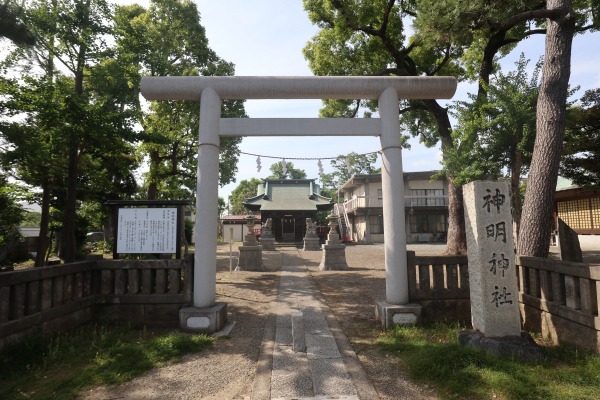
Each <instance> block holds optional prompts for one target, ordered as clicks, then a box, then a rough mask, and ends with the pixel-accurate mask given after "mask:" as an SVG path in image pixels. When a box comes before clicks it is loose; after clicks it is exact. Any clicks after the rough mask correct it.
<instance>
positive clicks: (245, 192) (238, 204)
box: [229, 178, 262, 215]
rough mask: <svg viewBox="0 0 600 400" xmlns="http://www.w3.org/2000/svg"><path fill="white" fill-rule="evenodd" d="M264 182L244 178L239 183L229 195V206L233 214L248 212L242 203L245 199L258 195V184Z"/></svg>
mask: <svg viewBox="0 0 600 400" xmlns="http://www.w3.org/2000/svg"><path fill="white" fill-rule="evenodd" d="M261 183H262V180H260V179H257V178H252V179H250V180H246V179H244V180H242V181H241V182H240V183H239V185H237V186H236V187H235V189H233V190H232V191H231V195H230V196H229V207H230V212H231V214H233V215H242V214H248V210H246V207H244V205H243V204H242V203H243V202H244V200H246V199H248V198H250V197H254V196H256V193H257V189H258V185H260V184H261Z"/></svg>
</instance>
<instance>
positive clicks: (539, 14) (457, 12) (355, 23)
mask: <svg viewBox="0 0 600 400" xmlns="http://www.w3.org/2000/svg"><path fill="white" fill-rule="evenodd" d="M597 6H598V2H597V1H595V0H594V1H592V2H577V3H576V7H577V11H578V13H576V16H577V18H576V30H577V31H585V30H587V29H590V25H586V23H587V21H588V20H589V16H590V15H597V12H596V13H594V12H593V11H594V10H595V11H597V10H598V7H597ZM304 7H305V9H306V11H307V12H308V15H309V18H310V19H311V21H313V23H315V24H316V25H317V26H318V27H319V28H320V31H319V32H318V33H317V35H316V36H315V37H314V38H313V39H312V40H311V41H310V42H309V43H308V44H307V45H306V47H305V49H304V54H305V57H306V58H307V59H308V61H309V65H310V67H311V69H312V70H313V72H314V73H315V74H317V75H361V76H364V75H395V76H435V75H452V76H456V77H457V78H458V79H459V80H477V82H478V91H477V95H476V99H479V100H482V99H485V98H486V97H487V94H488V90H489V86H490V85H489V82H490V76H491V74H492V73H493V72H494V71H495V70H496V69H497V68H498V60H499V58H501V57H502V56H504V55H505V54H507V53H508V52H510V51H511V50H512V49H513V48H514V46H515V45H516V44H517V43H518V42H519V41H521V40H523V39H524V38H527V37H529V36H531V35H535V34H544V33H545V32H546V31H545V28H546V18H557V17H559V15H562V14H560V12H558V11H557V10H552V9H546V8H545V5H544V2H539V1H534V0H525V1H519V2H489V1H484V0H475V1H470V2H463V1H459V0H450V1H443V2H440V1H435V0H424V1H418V2H406V1H402V0H396V1H394V0H376V1H370V2H364V1H359V0H350V1H339V0H304ZM580 16H581V18H579V17H580ZM410 22H412V23H413V27H414V35H413V36H412V37H407V36H406V33H405V32H406V30H405V26H404V24H406V23H410ZM360 107H366V108H367V110H369V111H370V112H372V111H373V110H375V104H374V103H373V102H365V101H362V100H357V101H351V102H349V101H344V102H339V101H328V102H326V103H325V106H324V111H323V112H322V114H328V115H336V116H355V115H359V112H358V108H360ZM399 114H400V120H401V127H402V128H403V129H404V130H406V131H408V132H410V133H411V134H413V135H418V136H419V138H420V140H421V141H422V142H423V143H425V144H426V145H429V146H432V145H435V144H437V143H441V149H442V153H443V154H444V157H445V155H446V153H447V152H449V151H457V150H458V149H457V148H456V146H457V145H459V143H457V142H456V138H455V137H453V136H452V125H451V122H450V118H449V115H448V110H447V108H445V107H443V106H442V105H441V104H439V103H438V102H437V101H435V100H418V101H401V102H400V104H399ZM457 172H459V171H454V170H451V169H449V168H447V169H446V175H447V177H448V181H449V193H448V196H449V230H448V242H447V247H446V252H447V253H460V252H464V251H466V236H465V233H464V217H463V213H464V211H463V205H462V191H461V189H460V186H459V185H458V183H457V182H455V179H456V176H455V174H456V173H457Z"/></svg>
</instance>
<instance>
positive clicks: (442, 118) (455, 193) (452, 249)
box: [423, 100, 467, 254]
mask: <svg viewBox="0 0 600 400" xmlns="http://www.w3.org/2000/svg"><path fill="white" fill-rule="evenodd" d="M423 103H424V104H425V107H427V111H429V112H431V113H432V114H433V116H434V118H435V120H436V124H437V126H438V133H439V135H440V140H441V143H442V145H441V148H442V153H445V152H446V149H450V148H452V147H453V143H452V134H451V131H452V128H451V126H452V125H451V124H450V117H449V116H448V109H447V108H444V107H442V106H440V105H439V103H438V102H437V101H435V100H424V101H423ZM466 252H467V234H466V231H465V209H464V204H463V194H462V187H460V186H456V185H455V184H454V182H453V181H452V177H450V176H448V235H447V236H446V250H445V251H444V253H445V254H466Z"/></svg>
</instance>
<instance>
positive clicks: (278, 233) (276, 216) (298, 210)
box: [243, 179, 333, 241]
mask: <svg viewBox="0 0 600 400" xmlns="http://www.w3.org/2000/svg"><path fill="white" fill-rule="evenodd" d="M243 204H244V206H245V207H246V208H247V209H248V210H250V211H260V215H261V223H264V222H265V221H266V220H267V218H271V219H272V222H273V236H274V237H275V240H277V241H301V240H302V238H303V237H304V235H305V233H306V218H311V219H312V220H313V221H315V220H316V218H317V211H329V210H331V209H332V208H333V203H332V202H331V199H330V198H327V197H324V196H321V194H320V187H319V185H318V184H317V183H316V182H315V180H314V179H266V180H264V181H263V182H262V184H260V185H258V190H257V195H256V196H255V197H251V198H249V199H246V201H244V203H243Z"/></svg>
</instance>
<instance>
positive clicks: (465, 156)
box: [444, 54, 541, 238]
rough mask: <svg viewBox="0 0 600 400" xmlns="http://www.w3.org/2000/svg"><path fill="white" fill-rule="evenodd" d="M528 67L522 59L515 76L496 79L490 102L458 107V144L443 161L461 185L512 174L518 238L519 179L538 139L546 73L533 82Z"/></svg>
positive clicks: (475, 101) (483, 100)
mask: <svg viewBox="0 0 600 400" xmlns="http://www.w3.org/2000/svg"><path fill="white" fill-rule="evenodd" d="M528 64H529V61H528V60H526V59H525V56H524V55H523V54H521V57H520V58H519V60H518V61H517V62H516V63H515V66H516V70H515V71H511V72H508V73H506V74H505V73H502V72H501V71H498V72H497V73H496V74H494V75H492V77H491V80H490V84H489V87H486V88H485V90H486V92H487V96H486V97H485V98H480V99H477V98H475V97H476V96H475V95H472V96H471V97H472V99H471V100H472V101H470V102H468V101H464V102H458V103H457V107H456V116H457V120H458V122H457V124H456V126H455V127H454V129H453V132H452V136H453V138H454V141H455V143H456V144H457V145H456V146H455V147H454V148H453V149H449V150H448V151H447V152H446V154H445V159H444V163H445V165H446V166H447V168H448V169H450V170H452V171H455V179H456V182H457V183H460V184H462V183H466V182H470V181H472V180H475V179H486V178H489V177H490V176H491V177H494V178H496V179H497V178H498V177H500V176H502V175H504V173H505V171H506V172H507V175H508V177H510V194H511V202H512V204H511V209H512V216H513V221H514V223H515V233H518V231H519V223H520V218H521V195H520V184H521V182H520V178H521V177H522V176H523V175H524V174H526V172H527V169H528V167H529V163H530V161H531V153H532V151H533V142H534V140H535V107H536V103H537V97H538V88H539V72H540V69H541V63H538V64H537V65H536V67H535V68H534V71H533V74H532V76H531V77H529V76H528V74H527V65H528ZM515 238H516V236H515Z"/></svg>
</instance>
